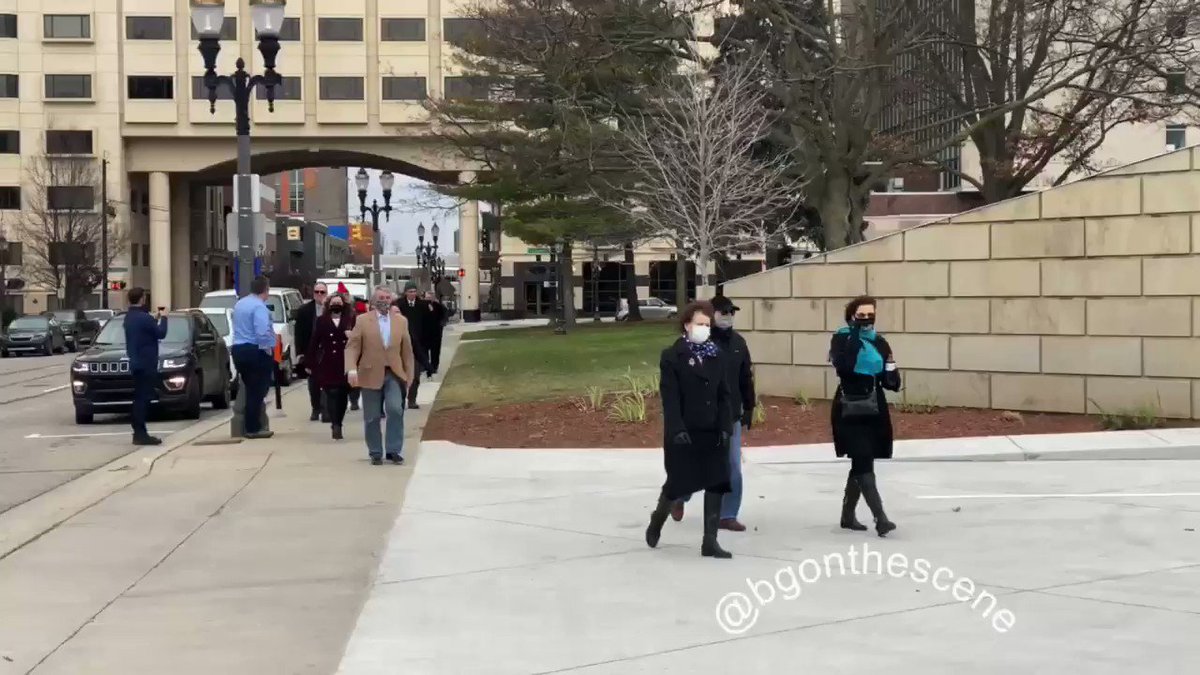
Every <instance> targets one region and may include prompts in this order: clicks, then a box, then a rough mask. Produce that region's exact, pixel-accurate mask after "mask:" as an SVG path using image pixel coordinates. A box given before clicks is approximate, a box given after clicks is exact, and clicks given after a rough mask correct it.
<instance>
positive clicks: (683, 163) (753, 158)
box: [613, 61, 798, 297]
mask: <svg viewBox="0 0 1200 675" xmlns="http://www.w3.org/2000/svg"><path fill="white" fill-rule="evenodd" d="M757 72H758V71H757V64H756V63H755V62H753V61H750V62H746V63H741V64H736V65H732V66H729V67H724V68H716V69H712V70H709V71H702V70H698V69H692V70H689V71H688V72H686V73H685V74H682V75H678V76H675V77H672V78H671V80H670V81H668V82H664V83H663V84H662V91H663V92H664V94H663V96H662V97H661V98H658V99H657V100H655V101H654V102H653V103H652V105H651V106H649V109H648V110H646V111H644V112H642V113H641V114H636V115H632V116H630V117H628V118H626V119H623V120H622V125H621V131H620V136H621V139H622V143H621V144H620V146H619V149H618V151H619V152H621V153H623V155H624V157H625V159H626V160H627V163H628V165H629V166H630V167H631V171H632V173H633V176H632V180H628V181H625V182H623V183H622V185H621V186H619V189H618V190H617V191H616V192H617V194H619V195H620V197H621V198H620V199H619V200H614V202H613V205H614V206H615V207H616V208H618V209H621V210H622V211H623V212H625V213H626V214H628V216H629V218H630V219H631V220H633V221H635V222H638V223H641V224H642V225H643V227H644V229H645V230H646V231H647V232H650V233H652V234H653V235H655V236H658V237H661V238H663V239H668V240H671V241H676V242H679V243H680V244H681V245H682V247H683V249H684V250H685V251H686V252H687V253H688V254H689V256H690V257H691V258H692V259H694V260H695V262H696V267H697V273H698V274H699V276H700V280H699V282H698V287H697V296H698V297H703V296H704V295H706V293H705V292H703V291H701V289H702V288H703V289H704V290H705V291H707V285H708V272H709V263H710V262H711V261H712V260H713V258H714V256H716V255H718V254H721V253H725V252H728V251H731V250H734V249H735V248H737V247H738V246H739V245H744V243H745V236H744V235H745V232H747V231H750V230H751V229H752V228H753V227H756V226H758V224H759V223H761V222H762V221H763V220H764V219H767V218H768V217H772V216H775V215H777V214H778V212H779V211H780V209H781V208H785V207H786V206H787V204H788V203H789V202H790V201H792V200H794V194H795V193H796V192H797V191H798V186H796V185H790V181H789V180H788V179H787V177H786V175H785V174H786V172H787V170H788V161H787V158H786V157H785V156H768V157H764V156H763V155H762V154H761V153H759V152H758V151H757V149H758V146H759V144H760V143H761V142H762V140H763V139H764V138H765V137H766V136H767V134H768V133H769V132H770V129H771V126H772V124H773V118H772V116H771V113H770V112H769V111H768V109H767V107H766V105H765V96H766V94H765V92H764V91H763V90H762V88H761V87H760V86H759V84H758V82H757V80H756V74H757ZM789 185H790V186H789ZM680 262H682V261H680Z"/></svg>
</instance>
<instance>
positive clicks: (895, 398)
mask: <svg viewBox="0 0 1200 675" xmlns="http://www.w3.org/2000/svg"><path fill="white" fill-rule="evenodd" d="M839 383H840V380H839V379H838V376H837V373H836V372H834V370H833V369H832V368H830V369H828V370H827V371H826V372H825V394H824V396H823V397H822V398H826V399H832V398H833V397H834V395H835V394H836V393H837V388H838V384H839ZM883 397H884V398H885V399H887V402H888V403H896V402H899V401H902V400H904V391H903V390H901V391H887V390H886V389H885V390H884V392H883Z"/></svg>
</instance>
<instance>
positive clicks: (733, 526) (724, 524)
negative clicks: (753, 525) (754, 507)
mask: <svg viewBox="0 0 1200 675" xmlns="http://www.w3.org/2000/svg"><path fill="white" fill-rule="evenodd" d="M717 527H719V528H721V529H722V530H729V531H730V532H745V531H746V526H745V525H743V524H741V523H739V522H738V519H737V518H722V519H721V522H720V523H718V524H717Z"/></svg>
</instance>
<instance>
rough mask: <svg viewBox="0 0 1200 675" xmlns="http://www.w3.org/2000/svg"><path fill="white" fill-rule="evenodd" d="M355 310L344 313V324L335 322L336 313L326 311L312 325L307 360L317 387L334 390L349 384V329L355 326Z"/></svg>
mask: <svg viewBox="0 0 1200 675" xmlns="http://www.w3.org/2000/svg"><path fill="white" fill-rule="evenodd" d="M354 318H355V317H354V312H353V311H349V312H346V313H344V314H342V321H341V325H339V326H335V325H333V315H332V314H331V313H329V312H325V313H324V314H322V315H321V318H319V319H317V322H316V324H314V325H313V334H312V340H310V341H309V343H308V353H307V354H305V356H304V359H305V361H306V362H307V363H308V364H310V365H309V368H310V373H311V375H310V377H315V378H316V382H317V386H319V387H321V388H322V389H334V388H337V387H348V386H350V385H349V383H348V382H347V380H346V356H345V354H346V339H347V338H346V331H348V330H350V329H351V328H354Z"/></svg>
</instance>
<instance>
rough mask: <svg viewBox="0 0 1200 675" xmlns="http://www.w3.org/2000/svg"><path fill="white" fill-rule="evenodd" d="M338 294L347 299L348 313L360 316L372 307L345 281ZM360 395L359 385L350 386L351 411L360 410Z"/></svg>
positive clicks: (339, 286)
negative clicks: (351, 291)
mask: <svg viewBox="0 0 1200 675" xmlns="http://www.w3.org/2000/svg"><path fill="white" fill-rule="evenodd" d="M337 294H338V295H340V296H342V298H344V299H345V300H346V303H347V304H346V312H347V314H350V315H353V316H358V315H360V314H366V313H367V310H368V309H370V308H369V307H367V303H365V302H363V301H361V300H359V299H357V298H355V297H354V296H353V295H351V294H350V289H349V288H347V287H346V284H345V283H344V282H341V281H339V282H338V285H337ZM359 396H360V394H359V390H358V387H350V412H354V411H356V410H358V399H359Z"/></svg>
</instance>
